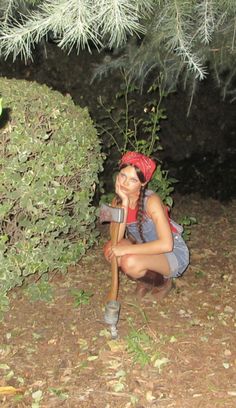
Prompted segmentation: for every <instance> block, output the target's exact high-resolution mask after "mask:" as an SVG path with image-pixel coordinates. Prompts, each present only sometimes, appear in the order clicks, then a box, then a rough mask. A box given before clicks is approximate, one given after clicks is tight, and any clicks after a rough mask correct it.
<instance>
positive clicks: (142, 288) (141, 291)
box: [134, 282, 153, 299]
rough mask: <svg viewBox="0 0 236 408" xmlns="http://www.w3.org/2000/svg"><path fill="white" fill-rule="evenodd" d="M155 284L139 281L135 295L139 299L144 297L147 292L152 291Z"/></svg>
mask: <svg viewBox="0 0 236 408" xmlns="http://www.w3.org/2000/svg"><path fill="white" fill-rule="evenodd" d="M152 289H153V285H151V284H150V283H145V282H138V283H137V286H136V289H135V292H134V294H135V296H136V297H137V298H139V299H142V298H143V297H144V296H145V295H146V294H147V293H149V292H151V291H152Z"/></svg>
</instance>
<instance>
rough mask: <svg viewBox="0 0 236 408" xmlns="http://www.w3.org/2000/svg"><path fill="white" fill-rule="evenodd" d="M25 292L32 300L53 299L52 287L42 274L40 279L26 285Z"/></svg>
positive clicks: (46, 300) (45, 300)
mask: <svg viewBox="0 0 236 408" xmlns="http://www.w3.org/2000/svg"><path fill="white" fill-rule="evenodd" d="M25 292H26V294H27V296H28V297H29V298H30V300H31V301H32V302H36V301H38V300H41V301H44V302H51V301H52V300H53V288H52V286H51V285H50V283H49V282H48V280H47V278H46V277H45V276H44V275H43V276H42V277H41V279H40V281H38V282H36V283H31V284H30V285H28V286H27V288H26V290H25Z"/></svg>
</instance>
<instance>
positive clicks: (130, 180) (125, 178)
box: [118, 166, 145, 195]
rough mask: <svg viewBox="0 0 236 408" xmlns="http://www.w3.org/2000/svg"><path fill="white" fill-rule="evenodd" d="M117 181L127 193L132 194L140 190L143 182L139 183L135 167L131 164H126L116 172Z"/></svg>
mask: <svg viewBox="0 0 236 408" xmlns="http://www.w3.org/2000/svg"><path fill="white" fill-rule="evenodd" d="M118 181H119V183H120V188H121V190H122V191H124V193H126V194H127V195H133V194H136V193H138V194H139V192H140V189H141V187H142V186H143V185H144V184H145V183H141V181H140V180H139V178H138V176H137V173H136V171H135V168H134V167H132V166H127V167H125V168H123V169H121V170H120V172H119V174H118Z"/></svg>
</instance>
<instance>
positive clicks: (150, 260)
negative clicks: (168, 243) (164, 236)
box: [119, 254, 170, 279]
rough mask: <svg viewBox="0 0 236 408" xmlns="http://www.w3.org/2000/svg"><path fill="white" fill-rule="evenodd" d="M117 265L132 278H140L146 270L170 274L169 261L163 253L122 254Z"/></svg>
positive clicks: (164, 274)
mask: <svg viewBox="0 0 236 408" xmlns="http://www.w3.org/2000/svg"><path fill="white" fill-rule="evenodd" d="M119 266H120V267H121V269H122V270H123V272H124V273H126V274H127V275H129V276H130V277H131V278H133V279H139V278H142V277H143V276H144V275H145V274H146V272H147V270H151V271H154V272H158V273H160V274H161V275H163V276H166V277H168V276H169V275H170V267H169V262H168V260H167V259H166V257H165V255H164V254H160V255H124V256H122V257H121V258H120V259H119Z"/></svg>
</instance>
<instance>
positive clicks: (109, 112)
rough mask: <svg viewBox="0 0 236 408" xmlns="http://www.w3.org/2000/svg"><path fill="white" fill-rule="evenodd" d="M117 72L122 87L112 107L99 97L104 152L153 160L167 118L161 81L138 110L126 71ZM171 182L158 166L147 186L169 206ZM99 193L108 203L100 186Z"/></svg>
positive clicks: (132, 86)
mask: <svg viewBox="0 0 236 408" xmlns="http://www.w3.org/2000/svg"><path fill="white" fill-rule="evenodd" d="M120 72H121V77H122V84H121V90H120V92H118V93H117V94H116V104H115V106H109V107H107V106H105V105H104V102H103V100H102V98H101V97H100V98H99V105H100V107H101V108H102V109H103V111H104V112H105V114H104V115H103V116H102V118H101V120H100V121H99V122H98V123H97V124H96V126H97V129H98V131H99V133H100V136H101V137H102V138H103V139H104V146H106V149H107V150H108V151H107V152H106V151H105V153H106V154H107V155H109V156H110V154H111V152H112V149H113V148H115V150H116V152H117V151H118V152H119V153H120V154H123V153H125V152H126V151H127V150H134V151H137V152H140V153H143V154H145V155H147V156H151V157H155V153H156V152H157V151H158V150H162V146H161V143H160V137H159V131H160V122H161V120H164V119H166V114H165V111H164V109H162V108H161V103H162V100H163V98H164V96H165V94H164V91H163V86H162V81H163V78H162V76H159V78H158V80H157V81H156V82H155V83H153V84H152V86H151V87H150V88H149V89H148V90H147V93H146V95H147V99H148V100H147V102H146V103H145V104H144V106H141V107H140V106H136V105H137V101H138V99H139V98H138V94H137V88H136V86H135V85H134V84H133V83H132V82H131V80H130V78H129V74H128V72H127V71H126V70H125V69H122V70H121V71H120ZM152 94H155V97H154V98H151V95H152ZM156 95H157V96H156ZM104 150H105V147H104ZM174 182H176V180H175V179H174V178H170V177H169V174H168V171H165V170H162V169H161V166H160V165H158V166H157V170H156V172H155V173H154V175H153V178H152V181H151V183H150V185H149V187H150V188H151V189H152V190H153V191H156V192H157V193H158V194H159V195H160V197H161V198H162V200H163V201H164V203H165V204H166V205H168V206H169V207H171V206H172V204H173V199H172V197H171V193H172V192H173V190H174V188H173V183H174ZM104 193H105V194H104ZM101 194H104V196H102V199H101V201H102V202H103V201H107V200H109V197H108V195H107V194H106V192H105V191H104V188H103V185H102V187H101Z"/></svg>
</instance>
